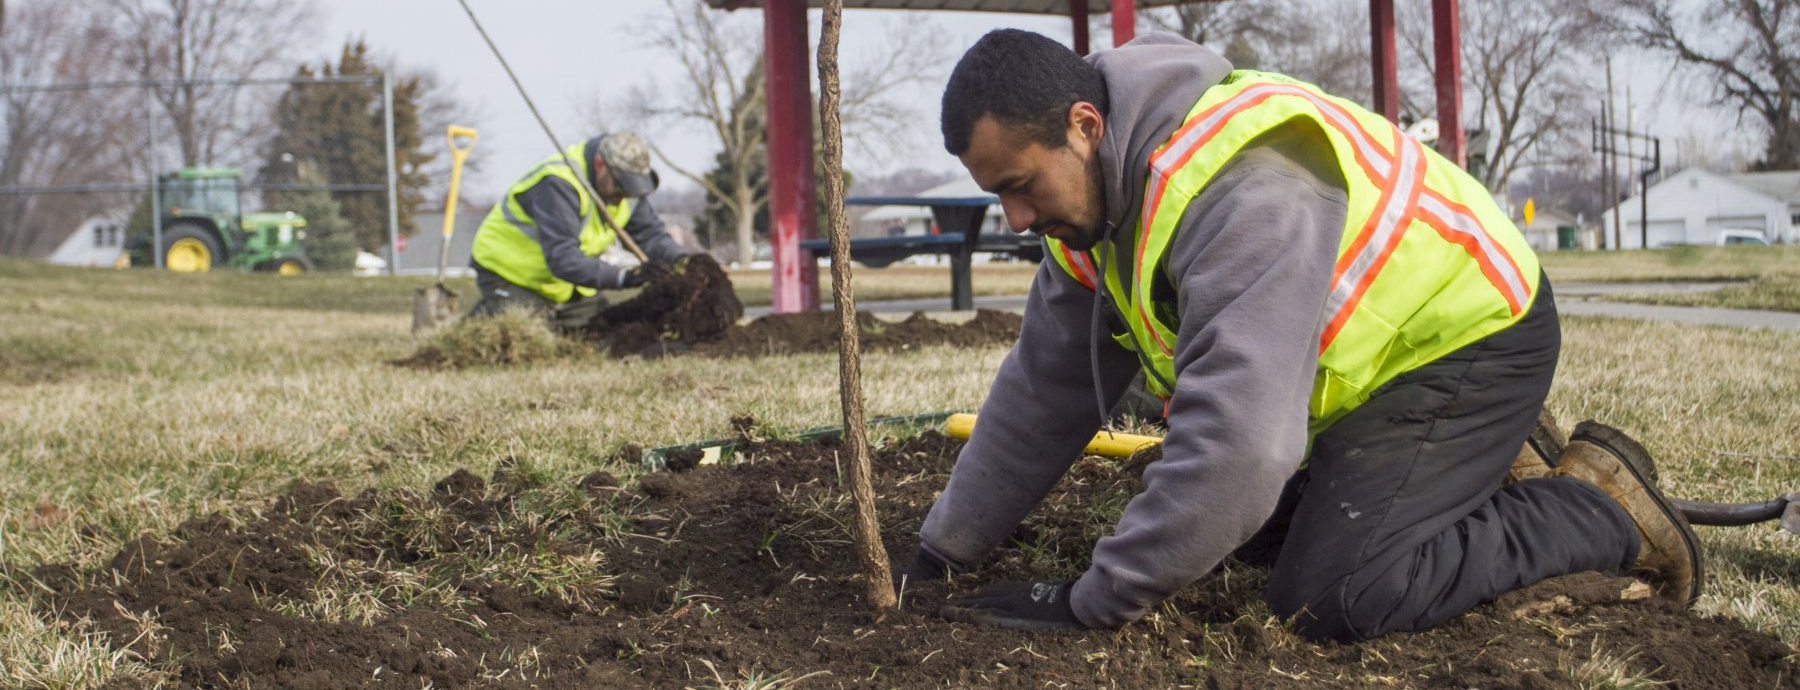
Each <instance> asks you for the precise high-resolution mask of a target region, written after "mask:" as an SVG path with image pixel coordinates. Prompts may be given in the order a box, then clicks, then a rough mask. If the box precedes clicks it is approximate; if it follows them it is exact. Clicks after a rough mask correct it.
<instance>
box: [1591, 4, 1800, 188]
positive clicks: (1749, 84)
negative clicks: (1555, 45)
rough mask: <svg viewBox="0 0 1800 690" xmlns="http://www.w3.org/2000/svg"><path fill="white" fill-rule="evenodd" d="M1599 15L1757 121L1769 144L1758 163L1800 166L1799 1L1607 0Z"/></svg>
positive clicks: (1723, 103) (1727, 105)
mask: <svg viewBox="0 0 1800 690" xmlns="http://www.w3.org/2000/svg"><path fill="white" fill-rule="evenodd" d="M1595 14H1596V15H1597V18H1598V20H1599V21H1602V22H1604V23H1605V24H1606V26H1607V27H1608V28H1610V29H1612V30H1613V31H1614V32H1616V33H1617V35H1620V36H1623V37H1624V38H1625V39H1626V40H1628V41H1630V42H1632V43H1635V44H1637V45H1639V46H1642V47H1644V48H1649V49H1651V50H1654V51H1657V52H1660V53H1664V54H1667V55H1669V56H1671V57H1673V58H1674V59H1675V60H1676V61H1677V62H1678V63H1679V64H1681V65H1684V66H1686V67H1689V68H1691V69H1693V70H1694V71H1695V72H1696V73H1698V74H1700V75H1703V77H1704V78H1705V79H1706V80H1707V81H1708V82H1709V83H1710V84H1711V86H1712V98H1713V103H1714V104H1715V105H1718V106H1722V107H1725V108H1729V109H1732V110H1735V111H1737V113H1738V115H1739V116H1740V117H1742V116H1743V115H1744V114H1747V113H1748V114H1754V115H1755V116H1756V118H1758V119H1760V120H1761V124H1762V125H1763V126H1764V127H1766V128H1767V130H1768V142H1767V144H1766V146H1765V147H1764V154H1763V159H1762V160H1761V161H1760V162H1758V163H1757V164H1755V167H1757V168H1760V169H1764V170H1791V169H1795V168H1800V3H1796V2H1795V1H1794V0H1708V1H1706V2H1699V1H1688V0H1610V2H1607V3H1605V4H1603V5H1601V6H1599V7H1597V8H1596V10H1595Z"/></svg>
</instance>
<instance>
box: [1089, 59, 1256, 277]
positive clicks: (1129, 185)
mask: <svg viewBox="0 0 1800 690" xmlns="http://www.w3.org/2000/svg"><path fill="white" fill-rule="evenodd" d="M1087 61H1088V63H1089V64H1092V65H1093V66H1094V67H1096V68H1098V69H1099V70H1100V76H1101V77H1102V78H1103V79H1105V80H1106V95H1107V101H1108V102H1107V112H1106V114H1105V118H1106V133H1105V134H1104V135H1103V136H1102V137H1101V139H1100V175H1101V181H1102V184H1103V185H1104V186H1105V198H1106V214H1105V216H1104V218H1105V220H1106V222H1107V223H1109V224H1110V225H1112V227H1113V229H1114V230H1113V231H1112V233H1113V236H1114V238H1115V242H1114V244H1115V245H1116V246H1118V247H1120V248H1122V249H1123V248H1128V247H1129V245H1130V244H1132V243H1134V242H1135V241H1136V237H1134V236H1133V235H1132V233H1131V228H1132V226H1133V225H1134V224H1135V223H1136V222H1137V217H1138V213H1139V211H1140V210H1141V207H1142V206H1143V203H1144V180H1145V178H1146V177H1147V176H1148V175H1149V166H1150V155H1151V154H1152V153H1154V152H1155V151H1156V149H1157V147H1159V146H1162V145H1163V143H1164V142H1167V141H1168V140H1169V136H1170V135H1173V134H1174V133H1175V130H1176V128H1178V127H1180V126H1181V123H1182V121H1183V120H1185V119H1186V118H1187V114H1188V111H1189V110H1192V109H1193V107H1194V103H1195V102H1197V101H1199V100H1200V94H1201V93H1203V92H1205V91H1206V90H1207V89H1208V88H1211V87H1212V85H1214V84H1217V83H1219V82H1220V81H1223V80H1224V79H1225V77H1226V76H1228V75H1230V74H1231V63H1230V62H1227V61H1226V60H1225V58H1224V57H1221V56H1220V55H1219V54H1218V53H1215V52H1213V51H1212V50H1211V49H1209V48H1207V47H1205V46H1202V45H1199V44H1197V43H1194V42H1192V41H1188V40H1187V39H1184V38H1181V37H1179V36H1176V35H1174V34H1168V33H1160V32H1158V33H1148V34H1145V35H1143V36H1139V37H1138V38H1136V39H1133V40H1132V41H1131V42H1130V43H1126V44H1125V45H1122V46H1119V47H1118V48H1115V49H1113V50H1103V51H1100V52H1097V53H1094V54H1092V55H1089V56H1088V57H1087ZM1122 277H1123V278H1127V279H1128V278H1129V276H1122Z"/></svg>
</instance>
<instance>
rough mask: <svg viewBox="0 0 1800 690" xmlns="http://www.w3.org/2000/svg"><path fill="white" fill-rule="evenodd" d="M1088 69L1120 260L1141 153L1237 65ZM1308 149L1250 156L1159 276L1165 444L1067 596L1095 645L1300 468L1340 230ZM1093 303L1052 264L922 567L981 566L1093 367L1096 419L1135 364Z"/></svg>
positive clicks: (1239, 161)
mask: <svg viewBox="0 0 1800 690" xmlns="http://www.w3.org/2000/svg"><path fill="white" fill-rule="evenodd" d="M1088 61H1089V62H1091V63H1093V64H1094V65H1095V66H1096V67H1098V68H1099V69H1100V72H1101V74H1102V75H1104V76H1105V79H1106V88H1107V93H1108V95H1109V99H1110V104H1109V106H1108V112H1107V113H1106V117H1105V125H1106V129H1105V132H1104V135H1103V138H1102V139H1101V142H1100V146H1101V148H1100V161H1101V171H1102V174H1103V178H1104V185H1105V199H1106V218H1107V223H1108V224H1109V227H1110V230H1109V232H1110V233H1111V236H1112V238H1113V241H1112V243H1111V246H1112V249H1111V250H1110V251H1115V252H1117V253H1118V254H1117V255H1118V256H1130V255H1131V253H1132V252H1133V250H1134V247H1135V242H1136V238H1135V237H1133V236H1132V235H1133V229H1134V228H1135V226H1136V223H1137V216H1138V211H1139V207H1140V206H1141V205H1142V199H1143V194H1144V182H1145V176H1146V174H1147V170H1148V163H1149V158H1150V155H1151V153H1152V152H1153V151H1154V150H1155V149H1156V148H1157V147H1158V146H1160V145H1161V144H1162V143H1164V142H1165V141H1167V140H1168V138H1169V136H1170V134H1171V133H1173V132H1174V130H1175V129H1176V127H1178V126H1179V125H1180V124H1181V122H1182V120H1183V119H1184V118H1185V117H1186V115H1187V113H1188V111H1189V109H1191V108H1192V107H1193V105H1194V103H1195V102H1196V101H1197V100H1198V99H1199V97H1200V94H1201V92H1202V91H1204V90H1205V89H1206V88H1208V87H1210V86H1212V85H1214V84H1216V83H1218V82H1219V81H1220V80H1222V79H1223V78H1224V77H1225V76H1226V75H1227V73H1229V72H1230V70H1231V66H1230V64H1229V63H1227V62H1226V61H1225V60H1224V59H1223V58H1221V57H1219V56H1218V55H1217V54H1215V53H1213V52H1212V51H1210V50H1208V49H1206V48H1204V47H1201V46H1198V45H1195V44H1193V43H1189V42H1187V41H1185V40H1182V39H1179V38H1176V37H1174V36H1170V35H1167V34H1150V35H1146V36H1143V37H1140V38H1138V39H1137V40H1134V41H1132V42H1131V43H1128V44H1126V45H1125V46H1123V47H1120V48H1118V49H1116V50H1110V51H1104V52H1100V53H1097V54H1095V55H1093V56H1090V57H1089V58H1088ZM1316 136H1318V135H1317V134H1316V131H1311V130H1297V131H1293V132H1286V133H1283V134H1281V135H1279V136H1276V135H1271V136H1265V137H1264V138H1262V139H1259V140H1258V141H1255V142H1252V143H1251V145H1249V146H1248V147H1246V148H1245V149H1244V150H1243V151H1242V152H1240V153H1239V154H1238V155H1237V156H1235V157H1234V159H1233V160H1232V162H1230V163H1229V164H1228V165H1227V167H1225V168H1224V169H1223V170H1221V172H1220V173H1219V175H1218V176H1217V177H1216V178H1215V179H1214V180H1213V181H1212V183H1211V184H1209V185H1208V186H1207V187H1206V189H1205V190H1203V191H1202V192H1201V194H1200V195H1199V196H1198V197H1196V198H1195V199H1194V200H1193V201H1192V202H1191V203H1190V204H1189V205H1188V207H1187V209H1186V211H1185V212H1184V213H1183V214H1182V216H1181V221H1180V227H1179V229H1178V230H1177V233H1176V236H1175V238H1174V240H1173V242H1172V244H1171V246H1170V250H1169V252H1168V254H1167V258H1166V259H1165V262H1166V264H1165V266H1164V268H1163V276H1162V277H1163V278H1164V279H1165V281H1166V283H1165V285H1164V286H1163V287H1164V288H1167V290H1168V293H1167V294H1170V295H1172V296H1173V300H1174V303H1175V305H1176V306H1177V309H1178V313H1179V316H1180V328H1179V331H1178V335H1177V338H1176V342H1175V351H1174V360H1175V371H1176V381H1175V393H1174V396H1173V399H1172V401H1171V402H1170V405H1169V408H1168V424H1169V431H1168V435H1167V438H1166V440H1165V443H1164V446H1163V457H1162V459H1161V460H1159V461H1157V462H1155V463H1153V464H1151V465H1150V466H1149V467H1148V468H1146V469H1145V471H1144V477H1143V479H1144V491H1143V493H1141V494H1139V495H1138V496H1136V497H1135V498H1133V499H1132V501H1131V503H1130V504H1129V505H1128V506H1127V507H1126V509H1125V512H1124V514H1123V515H1122V516H1120V518H1119V523H1118V525H1117V527H1116V529H1115V530H1114V533H1113V534H1112V535H1111V536H1108V537H1105V538H1103V539H1101V540H1100V541H1099V543H1098V544H1096V545H1095V547H1094V552H1093V561H1092V565H1091V566H1090V567H1089V568H1088V570H1087V572H1086V573H1085V574H1083V575H1082V576H1081V579H1080V580H1079V581H1077V582H1076V584H1075V588H1074V595H1073V597H1072V599H1071V601H1072V605H1073V607H1074V610H1075V615H1076V616H1077V617H1079V618H1080V619H1081V621H1082V622H1083V623H1085V624H1087V625H1089V626H1093V627H1116V626H1119V625H1123V624H1125V623H1127V622H1130V621H1132V620H1135V619H1137V618H1139V617H1141V616H1143V615H1144V614H1145V612H1147V611H1148V610H1149V609H1150V607H1152V606H1153V605H1155V604H1156V603H1157V602H1159V601H1161V600H1163V599H1165V598H1168V597H1170V596H1172V595H1174V594H1175V593H1176V592H1177V591H1178V590H1180V589H1181V588H1182V587H1185V586H1187V585H1188V584H1189V583H1191V582H1193V581H1194V580H1196V579H1199V578H1200V577H1201V576H1202V575H1204V574H1206V573H1207V572H1208V571H1210V570H1211V569H1212V568H1213V567H1214V566H1215V565H1217V564H1218V563H1219V561H1221V560H1222V559H1224V558H1225V557H1226V556H1227V555H1229V554H1230V553H1231V552H1232V551H1233V550H1234V549H1235V548H1236V547H1238V546H1239V545H1240V544H1242V543H1243V542H1244V541H1245V540H1247V539H1248V538H1249V537H1250V536H1251V535H1252V534H1254V533H1255V531H1256V530H1257V529H1258V528H1259V527H1260V526H1261V525H1262V523H1263V522H1264V521H1265V520H1266V519H1267V518H1268V516H1269V515H1270V513H1272V512H1273V510H1274V507H1275V501H1276V498H1277V496H1278V495H1279V493H1280V491H1281V488H1282V486H1283V484H1284V483H1285V481H1286V480H1287V478H1288V477H1289V476H1291V475H1292V474H1293V473H1294V472H1295V470H1296V469H1297V468H1298V467H1299V465H1300V463H1301V460H1302V456H1303V455H1304V453H1305V451H1306V443H1307V399H1308V394H1309V393H1310V391H1311V389H1312V382H1313V376H1314V372H1315V371H1316V369H1317V366H1318V347H1319V345H1318V343H1319V336H1320V333H1321V331H1322V329H1323V325H1324V316H1325V298H1326V295H1327V293H1328V291H1329V284H1330V279H1331V273H1332V265H1333V263H1334V261H1335V259H1336V255H1337V246H1338V239H1339V237H1340V235H1341V234H1342V232H1343V227H1344V214H1345V192H1344V185H1343V181H1342V177H1341V174H1340V173H1339V172H1337V169H1336V167H1335V164H1334V163H1332V162H1331V154H1330V151H1329V149H1328V148H1324V147H1325V146H1326V144H1324V143H1323V141H1322V139H1318V138H1314V137H1316ZM1103 246H1104V243H1103ZM1121 263H1123V264H1124V266H1123V270H1124V271H1126V272H1129V271H1130V270H1131V267H1130V263H1129V262H1121ZM1122 279H1123V281H1124V282H1125V284H1130V281H1131V277H1130V276H1129V275H1123V276H1122ZM1094 299H1095V294H1094V293H1093V292H1091V291H1089V290H1088V289H1086V288H1085V287H1082V286H1081V285H1080V284H1079V283H1077V282H1076V281H1075V280H1074V279H1073V278H1070V277H1069V276H1068V275H1067V274H1066V273H1064V272H1063V271H1062V270H1061V269H1060V268H1058V267H1057V266H1056V265H1055V264H1054V263H1053V262H1050V261H1045V262H1044V263H1043V265H1042V266H1041V267H1040V268H1039V270H1038V273H1037V278H1036V280H1035V282H1033V283H1032V287H1031V295H1030V297H1029V299H1028V301H1027V302H1026V307H1025V321H1024V326H1023V330H1022V332H1021V333H1020V337H1019V342H1018V344H1017V345H1016V346H1015V347H1014V348H1013V351H1012V352H1011V353H1010V354H1009V355H1008V356H1007V357H1006V359H1005V360H1004V361H1003V362H1002V364H1001V365H1000V371H999V373H998V375H997V376H996V378H995V380H994V386H993V390H992V392H991V393H990V394H989V395H988V398H987V401H986V402H985V403H984V404H983V405H982V408H981V413H980V422H979V423H978V424H977V425H976V427H975V432H974V434H973V436H972V437H971V438H970V439H969V443H968V445H967V446H966V447H965V448H964V449H963V451H962V454H961V455H960V456H959V457H958V459H957V463H956V467H955V469H954V471H953V472H952V474H951V477H950V482H949V484H948V485H947V486H946V487H945V488H944V491H943V493H942V494H941V495H940V496H939V498H938V500H937V503H936V504H935V505H934V506H932V509H931V512H930V514H929V515H928V516H927V517H926V519H925V525H924V527H923V528H922V529H921V534H920V536H921V541H922V544H923V548H926V549H929V550H931V551H932V552H935V553H936V554H938V555H939V556H942V557H944V558H946V559H947V560H948V561H950V562H951V563H953V564H957V565H965V566H966V565H971V564H973V563H975V562H977V561H979V560H982V559H983V558H985V557H986V556H987V554H988V553H989V551H991V550H992V549H993V548H994V547H995V546H997V545H999V544H1000V542H1001V541H1002V540H1003V539H1005V538H1006V536H1007V535H1008V534H1009V533H1010V532H1011V531H1012V529H1013V528H1014V526H1016V525H1017V524H1018V522H1019V521H1020V520H1022V519H1023V518H1024V516H1025V515H1026V513H1028V512H1029V511H1030V510H1031V509H1032V508H1033V507H1034V506H1036V505H1037V504H1038V502H1039V501H1041V500H1042V499H1043V497H1044V496H1045V495H1046V494H1048V493H1049V491H1050V489H1051V488H1052V486H1053V485H1054V484H1055V483H1056V481H1057V480H1058V479H1059V478H1060V477H1061V476H1062V475H1063V474H1064V473H1065V472H1066V471H1067V470H1068V467H1069V465H1070V464H1072V463H1073V462H1074V460H1075V459H1077V457H1078V456H1079V455H1080V454H1081V449H1082V447H1083V446H1084V445H1085V444H1086V443H1087V441H1088V439H1089V438H1091V437H1092V436H1093V434H1094V432H1095V431H1097V430H1098V429H1099V426H1100V418H1099V417H1100V413H1099V411H1098V410H1097V409H1096V407H1097V403H1096V401H1095V393H1094V391H1095V379H1094V375H1093V374H1092V373H1090V372H1091V367H1090V360H1089V357H1090V353H1092V354H1093V355H1094V356H1095V358H1096V359H1097V360H1098V369H1099V379H1100V380H1099V383H1100V385H1101V389H1102V390H1103V392H1104V398H1105V400H1106V404H1107V405H1108V406H1110V405H1112V404H1113V403H1114V402H1116V401H1117V399H1118V398H1119V396H1120V395H1121V394H1122V392H1123V389H1124V387H1125V386H1126V385H1128V383H1129V381H1130V379H1131V378H1132V375H1133V374H1134V373H1135V371H1136V369H1137V367H1138V364H1137V360H1136V357H1135V355H1133V354H1132V353H1130V352H1128V351H1126V350H1125V349H1124V348H1122V347H1120V346H1119V345H1118V344H1117V343H1115V342H1113V341H1112V340H1111V338H1109V337H1107V335H1106V334H1105V333H1100V334H1093V333H1090V327H1089V323H1090V319H1091V313H1092V312H1091V309H1092V308H1093V306H1094ZM1101 327H1102V329H1105V328H1106V323H1105V321H1103V322H1102V326H1101ZM1096 336H1097V337H1096ZM1090 343H1097V345H1095V346H1094V347H1097V348H1098V351H1097V352H1093V351H1092V350H1090Z"/></svg>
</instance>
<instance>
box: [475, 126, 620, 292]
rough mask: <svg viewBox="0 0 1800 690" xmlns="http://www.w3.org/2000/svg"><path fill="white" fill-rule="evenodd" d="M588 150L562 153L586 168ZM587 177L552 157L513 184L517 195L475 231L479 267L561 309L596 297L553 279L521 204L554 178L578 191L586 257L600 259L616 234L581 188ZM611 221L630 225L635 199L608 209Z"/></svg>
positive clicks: (533, 223) (511, 193) (511, 195)
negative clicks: (572, 301) (523, 197)
mask: <svg viewBox="0 0 1800 690" xmlns="http://www.w3.org/2000/svg"><path fill="white" fill-rule="evenodd" d="M585 146H586V145H585V144H576V145H574V146H570V147H568V148H567V149H564V150H563V153H564V154H565V155H567V156H568V160H569V161H574V162H575V164H576V165H581V166H582V167H583V168H586V167H587V166H586V160H587V159H586V152H585V151H584V150H583V149H584V148H585ZM582 174H585V173H583V172H578V171H576V170H575V169H573V168H570V167H569V164H568V162H567V161H565V160H564V159H563V156H551V157H549V158H545V159H544V160H543V162H541V163H538V164H537V167H534V168H532V169H531V172H528V173H525V177H523V178H520V179H519V181H518V182H516V183H514V184H513V186H512V189H509V190H507V191H506V198H505V199H504V200H502V201H501V202H500V203H498V204H494V210H492V211H489V212H488V215H487V218H486V219H484V220H482V221H481V229H479V230H477V231H475V247H474V249H473V250H472V253H473V256H474V258H475V263H478V264H481V267H482V268H485V269H487V270H490V271H493V272H494V273H496V274H498V275H499V276H500V277H502V278H505V279H506V280H507V282H510V283H512V284H514V285H518V286H520V287H523V288H526V289H528V290H531V291H532V292H535V293H538V294H540V295H543V296H544V298H545V299H548V300H550V301H552V302H556V303H558V304H561V303H563V302H567V301H569V300H570V299H572V298H573V296H574V295H577V294H579V295H581V296H582V297H591V296H593V295H594V293H595V292H597V291H596V290H595V289H593V288H590V287H586V286H580V285H575V284H573V283H570V282H568V281H566V280H563V279H561V278H557V277H556V276H555V275H554V274H552V273H550V265H549V264H548V263H546V262H545V261H544V248H543V245H542V244H540V236H539V234H538V224H537V221H536V220H534V219H532V218H531V216H530V215H527V214H526V213H525V207H524V206H522V205H520V203H519V195H521V194H524V193H525V190H528V189H531V188H532V187H534V186H536V185H537V183H538V182H541V181H543V179H544V178H546V177H555V178H558V179H561V180H563V181H565V182H568V183H569V184H570V185H571V186H573V187H575V197H576V198H577V199H578V200H579V201H578V205H579V209H578V211H577V212H578V213H579V214H580V215H581V235H580V239H581V253H582V254H586V255H588V256H599V255H600V253H601V252H604V251H606V248H607V247H610V246H612V243H613V241H614V240H615V239H618V236H617V234H616V233H614V232H613V229H612V228H611V227H608V226H607V225H606V223H604V222H602V221H601V219H600V215H599V214H597V213H594V199H593V197H591V196H590V195H589V194H588V191H587V187H585V186H583V185H582V184H581V178H580V177H577V175H582ZM605 210H606V215H607V216H608V217H610V218H612V220H613V224H614V225H617V226H618V227H620V228H624V227H625V222H626V221H628V220H630V219H631V199H630V198H626V199H622V200H620V201H619V203H618V204H617V205H614V206H608V207H606V209H605Z"/></svg>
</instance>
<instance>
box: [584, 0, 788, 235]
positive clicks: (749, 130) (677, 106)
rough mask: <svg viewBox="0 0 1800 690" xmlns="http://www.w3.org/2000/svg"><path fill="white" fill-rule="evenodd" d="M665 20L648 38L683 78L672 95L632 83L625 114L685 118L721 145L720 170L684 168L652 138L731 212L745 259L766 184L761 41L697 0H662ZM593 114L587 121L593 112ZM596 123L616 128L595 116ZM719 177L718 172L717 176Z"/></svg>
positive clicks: (662, 126)
mask: <svg viewBox="0 0 1800 690" xmlns="http://www.w3.org/2000/svg"><path fill="white" fill-rule="evenodd" d="M664 3H665V4H666V5H667V6H668V8H669V14H670V17H669V20H668V21H667V22H659V23H657V24H656V25H655V26H654V27H652V29H651V30H652V34H651V35H652V37H651V39H650V43H651V45H654V46H656V47H658V48H661V49H662V50H663V51H664V52H666V53H668V54H669V55H670V56H671V57H674V58H675V60H676V62H677V64H679V65H680V66H681V76H682V78H681V80H679V81H678V82H677V83H676V84H674V85H673V87H674V88H673V90H674V93H673V95H672V96H671V97H668V98H665V97H663V93H662V91H661V89H660V88H659V87H657V86H656V85H654V84H639V85H637V86H634V87H633V88H632V90H631V94H630V96H629V97H628V99H627V100H628V101H629V105H628V106H627V107H626V110H627V111H628V112H627V113H626V116H625V117H626V120H627V121H628V122H632V123H637V124H640V125H644V126H645V128H646V129H651V130H659V131H663V132H667V131H672V130H673V129H675V128H676V127H678V126H681V125H683V124H684V123H685V124H686V125H688V126H691V125H693V124H699V125H701V126H703V127H704V128H705V129H707V130H708V134H710V135H711V136H712V137H713V139H714V141H715V142H716V143H717V144H718V145H719V148H720V153H719V155H718V159H719V160H718V163H719V164H720V165H719V167H720V168H721V169H722V170H723V172H724V173H725V174H724V175H708V174H707V172H706V171H704V170H701V171H696V170H689V169H687V168H685V167H682V166H681V165H678V164H676V163H675V162H674V161H673V160H670V159H669V157H668V156H667V155H666V154H664V153H663V151H662V149H661V147H658V146H656V145H655V143H654V138H652V143H651V148H652V150H654V151H655V152H656V157H657V158H658V159H659V160H661V161H662V164H663V165H664V166H666V167H667V168H668V169H670V170H673V171H675V173H676V174H679V175H681V176H682V177H685V178H687V179H689V180H692V181H693V182H694V183H695V184H698V185H700V188H701V189H704V190H706V193H707V194H708V195H710V196H711V197H712V198H713V199H714V200H716V201H717V202H719V203H720V204H722V205H724V206H725V207H727V208H728V209H730V211H731V213H732V215H733V216H734V217H735V220H736V222H735V226H736V233H735V234H736V236H737V255H738V257H737V259H738V261H739V262H741V263H745V264H748V263H749V262H750V261H751V259H752V258H753V257H752V254H753V252H754V250H755V246H756V245H755V241H754V238H755V232H756V214H757V211H759V210H761V209H762V208H763V206H764V205H765V204H767V203H768V190H767V188H766V187H765V186H763V185H759V184H757V182H758V179H757V173H758V171H760V170H761V169H762V167H763V165H764V164H763V159H764V158H766V156H767V153H766V149H765V147H764V137H765V134H766V128H765V126H764V123H765V120H764V116H763V110H764V104H765V102H766V98H765V96H764V80H763V72H762V65H763V59H762V42H761V37H760V35H759V34H758V33H757V32H756V31H755V27H754V25H751V24H749V23H747V22H741V21H733V18H732V17H730V16H729V15H727V13H725V12H722V11H718V10H712V9H708V8H707V7H706V5H705V3H702V2H698V1H695V0H685V1H678V0H664ZM598 115H599V113H598V111H596V112H594V113H590V120H592V119H595V118H596V117H598ZM593 124H594V125H595V126H596V128H597V129H602V130H606V129H617V128H618V127H617V123H608V122H605V121H599V122H594V123H593ZM721 178H722V179H721Z"/></svg>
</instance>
